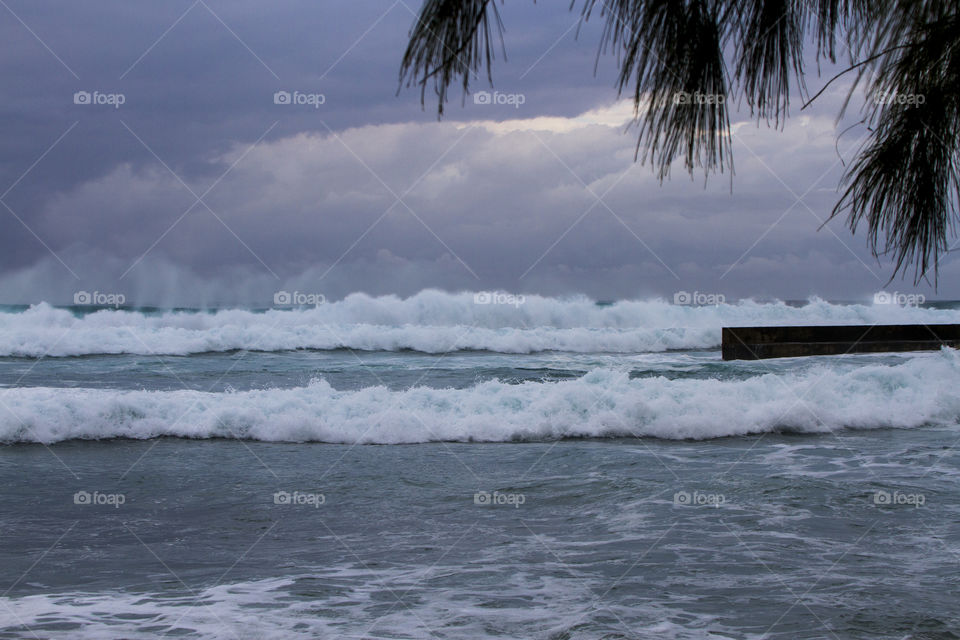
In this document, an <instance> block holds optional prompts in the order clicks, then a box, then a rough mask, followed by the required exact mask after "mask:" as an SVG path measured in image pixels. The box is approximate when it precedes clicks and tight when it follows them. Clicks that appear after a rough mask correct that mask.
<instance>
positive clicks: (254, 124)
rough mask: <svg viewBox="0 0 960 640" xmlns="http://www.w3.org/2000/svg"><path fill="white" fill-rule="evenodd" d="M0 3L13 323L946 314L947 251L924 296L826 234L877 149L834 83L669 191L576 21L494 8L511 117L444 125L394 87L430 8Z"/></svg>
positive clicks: (1, 296)
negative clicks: (734, 310) (520, 306)
mask: <svg viewBox="0 0 960 640" xmlns="http://www.w3.org/2000/svg"><path fill="white" fill-rule="evenodd" d="M0 4H2V7H0V33H2V37H3V41H4V47H5V53H6V54H5V55H4V56H3V57H2V59H0V74H2V80H3V82H2V87H3V89H2V91H3V99H2V103H0V109H2V122H3V133H4V135H3V136H2V138H0V145H2V150H3V151H2V154H0V194H2V195H0V203H2V206H0V225H2V229H0V243H2V247H0V302H3V303H32V302H39V301H41V300H47V301H49V302H52V303H55V304H64V303H69V302H70V299H71V297H72V295H73V292H75V291H78V290H90V291H93V290H98V291H101V292H122V293H123V294H125V295H126V296H127V299H128V300H129V301H133V302H139V303H163V304H228V303H237V302H246V303H254V304H255V303H257V302H260V301H263V302H265V303H269V301H270V300H269V296H270V295H271V292H274V291H277V290H279V289H298V290H300V291H313V292H322V293H323V294H324V295H326V296H327V297H328V298H338V297H342V296H343V295H345V294H347V293H349V292H351V291H366V292H368V293H371V294H385V293H396V294H400V295H409V294H412V293H414V292H416V291H419V290H421V289H423V288H427V287H436V288H442V289H447V290H454V291H456V290H485V289H503V290H507V291H515V292H524V293H532V292H537V293H542V294H548V295H561V294H569V293H585V294H587V295H590V296H592V297H595V298H598V299H613V298H622V297H647V296H665V297H669V296H671V295H672V294H673V293H674V292H676V291H681V290H682V291H691V292H692V291H700V292H709V293H721V294H723V295H725V296H726V297H727V298H738V297H741V296H757V297H780V298H791V299H795V298H806V297H808V296H810V295H820V296H822V297H827V298H832V299H866V298H867V297H868V296H869V295H871V294H872V293H873V292H875V291H878V290H881V289H887V290H890V291H894V290H897V291H901V292H922V293H925V294H927V295H928V297H937V298H960V285H958V284H957V278H956V275H957V274H958V273H960V266H958V264H957V260H956V259H955V256H953V255H952V254H951V255H950V256H948V257H947V259H946V260H945V262H944V264H943V265H942V268H941V283H940V288H939V291H938V292H936V293H934V292H933V291H932V290H930V289H929V288H926V287H919V288H916V287H914V286H913V285H912V282H911V281H910V280H909V279H908V280H906V281H904V280H900V279H897V280H895V281H894V282H892V283H891V284H890V285H887V284H886V283H887V280H888V279H889V278H890V276H891V275H892V269H891V266H890V264H889V263H885V262H881V263H878V262H877V261H876V260H874V259H873V258H871V257H870V255H869V252H868V251H867V249H866V239H865V236H864V235H863V233H862V232H861V233H860V234H858V235H856V236H854V235H851V234H850V232H849V231H848V230H847V228H846V226H845V221H844V220H839V219H838V220H834V221H832V222H830V223H829V224H827V225H826V226H824V227H823V228H820V227H821V224H822V223H823V222H824V221H825V220H826V218H827V216H828V214H829V212H830V210H831V208H832V206H833V204H834V202H835V201H836V199H837V197H838V194H837V186H838V182H839V178H840V175H841V173H842V170H843V163H844V162H849V160H850V159H851V158H852V157H853V155H854V152H855V149H856V148H857V144H858V142H859V141H860V140H861V138H860V137H861V136H862V135H863V134H864V133H865V130H864V129H863V128H862V127H854V128H853V129H851V130H849V131H847V132H845V133H844V134H843V136H842V137H841V138H840V139H839V141H838V139H837V135H838V133H839V131H841V130H842V129H844V128H846V126H847V124H848V122H841V123H840V124H839V125H838V124H837V123H836V122H835V116H836V113H837V109H838V107H839V104H840V101H841V99H842V95H843V92H844V90H845V89H844V87H843V86H842V85H839V83H838V86H837V87H836V89H835V90H831V91H828V92H827V93H826V94H825V95H824V96H823V98H822V99H821V100H820V101H818V103H816V104H815V106H814V108H812V109H808V110H807V111H804V112H803V113H801V112H800V109H799V106H800V104H801V102H802V101H800V100H795V101H794V103H793V105H792V107H791V115H792V117H791V119H790V121H789V122H788V123H787V125H786V126H785V127H784V128H783V130H777V129H775V128H772V127H769V126H767V125H766V124H760V126H758V125H757V123H756V122H755V121H751V119H750V117H749V113H747V112H746V111H745V110H743V109H741V111H740V112H739V113H738V114H736V115H735V117H734V121H735V124H734V129H735V133H734V153H735V169H736V173H735V175H734V176H733V179H732V181H731V179H730V176H729V175H728V174H724V175H721V176H713V177H711V178H710V179H709V180H708V181H706V182H704V180H703V176H697V177H696V178H695V179H693V180H691V179H690V177H689V176H688V175H687V174H685V173H684V172H683V170H682V167H677V170H675V171H674V172H673V175H672V178H671V179H670V180H669V181H668V182H666V183H665V184H664V185H662V186H661V185H660V184H659V183H658V181H657V180H656V178H655V176H654V175H652V173H651V170H650V167H649V166H644V165H642V164H637V163H635V162H634V144H635V141H636V139H635V131H634V130H630V129H628V128H627V126H626V125H627V124H628V122H629V120H630V117H631V105H630V104H628V103H623V102H618V101H617V96H616V93H615V91H614V89H613V83H614V75H615V70H616V62H615V59H614V58H613V57H610V56H607V57H602V58H600V61H599V65H598V67H597V72H596V74H594V63H595V61H596V51H597V43H598V39H599V26H600V25H599V22H598V21H594V22H592V23H589V24H587V25H586V26H585V27H584V28H582V29H580V34H579V37H576V35H577V25H578V15H577V14H576V13H569V12H567V11H566V9H565V8H563V7H559V6H553V5H549V4H548V3H540V4H537V5H534V4H533V3H530V2H519V1H513V2H509V3H507V6H506V7H504V8H503V10H502V15H503V18H504V22H505V24H506V27H507V32H506V49H507V54H508V58H507V59H506V60H504V59H503V58H502V56H501V57H500V58H499V59H498V60H497V61H496V64H495V69H494V87H493V88H492V89H491V88H489V87H488V86H486V85H485V83H482V82H475V83H474V84H475V88H476V90H482V89H488V90H490V91H493V90H496V91H497V92H499V95H500V100H499V101H500V102H503V103H504V104H475V101H474V96H466V99H465V100H464V101H463V102H464V103H463V104H462V105H461V96H460V93H459V91H457V92H455V93H453V96H454V99H453V101H452V102H451V103H450V104H449V105H448V108H447V112H446V115H445V117H444V119H443V120H442V121H439V122H438V120H437V117H436V104H435V102H431V101H430V97H431V96H430V95H429V94H428V102H427V106H426V108H425V109H423V108H421V105H420V95H419V91H418V90H417V89H416V88H413V89H402V90H401V91H400V92H399V94H398V91H397V90H398V82H397V80H398V70H399V62H400V58H401V56H402V54H403V50H404V47H405V44H406V37H407V33H408V30H409V28H410V26H411V24H412V22H413V20H414V15H415V13H416V11H417V10H418V9H419V3H418V2H417V0H397V1H396V2H390V0H378V1H373V0H342V1H341V0H323V1H321V2H318V1H316V0H313V1H310V2H307V1H280V2H275V3H270V4H264V3H263V2H254V1H252V0H231V1H230V2H227V1H226V0H171V1H169V2H163V3H147V2H132V3H131V2H129V0H126V1H123V2H120V1H112V0H102V1H100V2H97V3H65V2H35V1H31V0H3V2H0ZM565 6H566V5H564V7H565ZM813 68H814V69H815V67H813ZM823 82H824V79H823V78H820V79H818V78H816V77H812V78H811V79H810V81H809V85H810V87H811V88H812V89H813V90H816V89H819V88H820V86H822V84H823ZM278 91H279V92H287V93H288V94H290V96H291V100H290V103H284V100H280V102H281V104H276V103H275V100H274V96H275V94H276V93H277V92H278ZM295 92H296V93H295ZM282 95H283V94H282ZM297 101H299V102H301V104H292V102H297ZM493 102H496V100H494V101H493ZM848 120H849V119H848Z"/></svg>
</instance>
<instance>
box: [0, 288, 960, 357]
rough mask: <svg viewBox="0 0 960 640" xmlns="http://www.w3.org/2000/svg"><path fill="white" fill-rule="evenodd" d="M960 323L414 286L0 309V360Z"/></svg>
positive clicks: (630, 343) (816, 309) (850, 309)
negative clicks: (335, 297)
mask: <svg viewBox="0 0 960 640" xmlns="http://www.w3.org/2000/svg"><path fill="white" fill-rule="evenodd" d="M898 322H929V323H956V322H960V310H950V309H924V308H906V307H898V306H896V305H879V306H870V305H839V304H831V303H828V302H825V301H823V300H820V299H817V298H814V299H811V300H810V301H809V302H808V303H807V304H806V305H804V306H801V307H792V306H789V305H787V304H784V303H782V302H774V303H758V302H752V301H745V302H740V303H738V304H722V305H718V306H709V307H694V306H683V305H674V304H670V303H668V302H666V301H664V300H642V301H640V300H638V301H621V302H616V303H614V304H610V305H604V306H600V305H597V304H596V303H595V302H594V301H592V300H590V299H588V298H585V297H574V298H563V299H561V298H547V297H541V296H526V298H525V299H524V301H523V303H522V304H518V305H510V304H476V303H475V302H474V294H472V293H458V294H451V293H444V292H441V291H433V290H428V291H422V292H420V293H418V294H416V295H414V296H411V297H409V298H398V297H396V296H383V297H371V296H368V295H365V294H352V295H350V296H347V297H346V298H345V299H343V300H341V301H338V302H331V303H328V304H323V305H320V306H318V307H314V308H309V309H286V310H271V311H267V312H259V313H258V312H253V311H249V310H243V309H228V310H221V311H217V312H213V313H207V312H199V311H169V312H162V313H142V312H139V311H125V310H109V309H108V310H101V311H97V312H95V313H89V314H86V315H81V316H77V315H75V314H74V313H72V312H71V311H69V310H66V309H59V308H54V307H52V306H50V305H49V304H46V303H42V304H39V305H35V306H32V307H30V308H29V309H27V310H26V311H20V312H16V313H0V356H26V357H39V356H44V355H46V356H77V355H90V354H120V353H127V354H141V355H149V354H160V355H187V354H193V353H205V352H211V351H233V350H238V349H248V350H256V351H283V350H291V349H343V348H349V349H356V350H366V351H400V350H414V351H421V352H424V353H444V352H449V351H460V350H487V351H497V352H501V353H532V352H537V351H546V350H560V351H571V352H580V353H590V352H621V353H642V352H657V351H665V350H668V349H712V348H717V347H718V346H719V344H720V328H721V327H722V326H725V325H726V326H736V325H740V326H743V325H767V324H791V323H792V324H859V323H867V324H873V323H883V324H890V323H898Z"/></svg>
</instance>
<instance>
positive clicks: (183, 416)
mask: <svg viewBox="0 0 960 640" xmlns="http://www.w3.org/2000/svg"><path fill="white" fill-rule="evenodd" d="M958 389H960V354H958V352H957V351H954V350H950V349H944V350H942V351H941V352H939V353H931V354H923V355H917V356H913V357H910V358H909V359H907V360H905V361H904V362H902V363H901V364H894V365H889V364H887V365H885V364H868V365H863V366H854V367H843V368H841V367H838V366H836V364H835V363H834V362H831V364H830V365H829V366H828V365H817V366H814V367H811V368H808V369H805V370H804V371H795V372H787V373H780V374H773V373H768V374H764V375H758V376H754V377H751V378H746V379H739V380H719V379H675V380H670V379H667V378H663V377H658V378H635V379H630V377H629V375H628V372H627V371H618V370H612V369H596V370H593V371H591V372H589V373H588V374H586V375H585V376H583V377H582V378H579V379H576V380H567V381H561V382H525V383H522V384H507V383H504V382H499V381H496V380H492V381H487V382H483V383H480V384H477V385H476V386H473V387H470V388H466V389H449V388H448V389H436V388H427V387H415V388H411V389H405V390H390V389H387V388H385V387H368V388H364V389H358V390H350V391H339V390H336V389H334V388H333V387H331V386H330V384H329V383H327V382H326V381H324V380H315V381H313V382H311V383H310V384H309V385H308V386H304V387H296V388H288V389H261V390H252V391H241V392H226V393H205V392H200V391H188V390H183V391H117V390H104V389H74V388H49V387H32V388H31V387H21V388H9V389H0V404H2V406H3V407H5V409H7V410H5V411H3V412H2V413H0V441H2V442H44V443H53V442H58V441H62V440H68V439H76V438H111V437H129V438H152V437H156V436H180V437H191V438H215V437H221V438H244V439H252V440H263V441H293V442H300V441H316V442H331V443H354V442H359V443H413V442H428V441H492V442H499V441H510V440H544V439H555V438H564V437H613V436H653V437H660V438H697V439H705V438H714V437H722V436H732V435H740V434H748V433H761V432H768V431H773V430H778V429H789V430H795V431H801V432H826V431H830V430H836V429H841V428H845V427H852V428H875V427H888V426H889V427H903V428H911V427H919V426H922V425H924V424H948V425H953V424H957V422H958V420H960V393H958V391H957V390H958Z"/></svg>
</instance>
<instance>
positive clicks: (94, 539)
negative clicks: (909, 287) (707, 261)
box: [0, 291, 960, 638]
mask: <svg viewBox="0 0 960 640" xmlns="http://www.w3.org/2000/svg"><path fill="white" fill-rule="evenodd" d="M495 300H496V299H494V301H491V300H490V298H486V299H484V298H478V297H477V296H475V295H474V294H472V293H463V294H449V293H442V292H437V291H425V292H422V293H420V294H418V295H416V296H413V297H411V298H406V299H401V298H395V297H379V298H376V297H370V296H366V295H362V294H356V295H352V296H349V297H347V298H346V299H344V300H341V301H337V302H328V303H326V304H322V305H319V306H317V307H310V308H290V309H270V310H263V309H260V310H258V309H221V310H214V311H210V310H191V309H180V310H164V309H113V308H89V307H72V308H55V307H53V306H50V305H47V304H41V305H36V306H32V307H8V308H5V309H3V310H2V311H0V443H2V444H0V482H2V486H3V490H2V493H0V535H2V538H0V540H2V543H0V638H35V637H40V638H48V637H50V638H155V637H176V638H297V637H303V638H327V637H329V638H340V637H356V638H407V637H417V638H420V637H436V638H956V637H960V635H958V631H957V630H958V629H960V604H958V595H960V584H958V583H960V578H958V577H957V576H958V575H960V572H958V565H960V492H958V485H957V482H958V478H960V475H958V465H960V456H958V455H957V453H956V451H955V447H956V446H957V445H958V444H960V428H958V425H960V354H958V353H957V352H956V351H953V350H950V349H944V350H941V351H935V352H921V353H905V354H871V355H848V356H829V357H811V358H791V359H783V360H767V361H754V362H746V361H733V362H723V361H722V360H721V359H720V352H719V342H720V328H721V327H722V326H745V325H766V324H770V325H773V324H781V325H782V324H892V323H901V322H911V323H928V324H938V323H957V322H960V305H956V304H939V305H937V306H936V307H932V306H929V307H922V308H919V307H900V306H897V305H860V304H840V303H830V302H826V301H823V300H819V299H812V300H809V301H805V302H802V303H794V304H787V303H783V302H754V301H744V302H740V303H737V304H722V305H718V306H685V305H674V304H669V303H668V302H665V301H662V300H646V301H641V300H638V301H620V302H615V303H611V304H598V303H596V302H595V301H592V300H589V299H587V298H583V297H575V298H566V299H554V298H545V297H537V296H527V297H525V298H522V299H518V298H513V299H512V304H496V303H495Z"/></svg>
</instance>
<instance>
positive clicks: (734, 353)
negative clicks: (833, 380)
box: [722, 324, 960, 360]
mask: <svg viewBox="0 0 960 640" xmlns="http://www.w3.org/2000/svg"><path fill="white" fill-rule="evenodd" d="M942 346H947V347H953V348H955V349H957V348H960V324H878V325H832V326H801V327H724V328H723V338H722V348H723V359H724V360H761V359H764V358H794V357H798V356H822V355H840V354H845V353H882V352H885V351H930V350H936V349H939V348H940V347H942Z"/></svg>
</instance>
